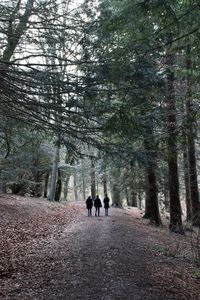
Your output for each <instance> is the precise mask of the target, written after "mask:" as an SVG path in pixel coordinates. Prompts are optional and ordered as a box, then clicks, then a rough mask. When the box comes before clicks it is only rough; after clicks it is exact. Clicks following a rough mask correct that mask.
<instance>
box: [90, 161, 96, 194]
mask: <svg viewBox="0 0 200 300" xmlns="http://www.w3.org/2000/svg"><path fill="white" fill-rule="evenodd" d="M90 174H91V197H92V199H95V197H96V179H95V166H94V158H93V157H91V171H90Z"/></svg>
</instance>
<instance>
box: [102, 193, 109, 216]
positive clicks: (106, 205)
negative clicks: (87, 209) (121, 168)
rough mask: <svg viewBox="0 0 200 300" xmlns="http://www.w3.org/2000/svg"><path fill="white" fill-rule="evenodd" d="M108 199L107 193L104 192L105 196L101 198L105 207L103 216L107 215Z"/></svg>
mask: <svg viewBox="0 0 200 300" xmlns="http://www.w3.org/2000/svg"><path fill="white" fill-rule="evenodd" d="M109 201H110V199H109V198H108V195H107V194H105V198H104V199H103V203H104V208H105V216H108V209H109Z"/></svg>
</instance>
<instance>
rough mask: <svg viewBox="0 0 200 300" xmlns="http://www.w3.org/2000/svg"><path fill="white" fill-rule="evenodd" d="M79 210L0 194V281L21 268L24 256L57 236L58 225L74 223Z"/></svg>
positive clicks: (42, 200)
mask: <svg viewBox="0 0 200 300" xmlns="http://www.w3.org/2000/svg"><path fill="white" fill-rule="evenodd" d="M78 212H79V213H80V208H79V207H77V206H73V205H68V203H62V204H60V203H55V202H54V203H53V202H48V201H47V200H45V199H37V198H29V197H20V196H10V195H3V196H2V195H1V197H0V249H1V255H0V278H3V277H9V276H12V273H13V272H15V270H18V269H19V268H20V267H23V265H24V264H25V256H27V253H31V252H34V251H35V250H36V249H37V248H38V247H39V246H40V244H43V243H44V242H48V239H50V238H52V237H53V236H54V235H59V231H62V226H64V225H65V226H66V225H67V224H69V223H71V222H73V221H74V219H75V216H76V215H77V213H78Z"/></svg>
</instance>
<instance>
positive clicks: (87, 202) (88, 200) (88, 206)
mask: <svg viewBox="0 0 200 300" xmlns="http://www.w3.org/2000/svg"><path fill="white" fill-rule="evenodd" d="M85 202H86V208H87V210H88V217H91V216H92V207H93V201H92V198H91V197H90V196H89V197H88V198H87V200H86V201H85Z"/></svg>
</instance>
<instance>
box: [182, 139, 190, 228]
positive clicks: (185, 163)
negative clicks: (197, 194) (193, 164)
mask: <svg viewBox="0 0 200 300" xmlns="http://www.w3.org/2000/svg"><path fill="white" fill-rule="evenodd" d="M183 147H184V148H183V167H184V182H185V202H186V220H187V221H189V222H190V221H191V220H192V206H191V198H190V178H189V169H188V152H187V146H186V145H185V144H184V146H183Z"/></svg>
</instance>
